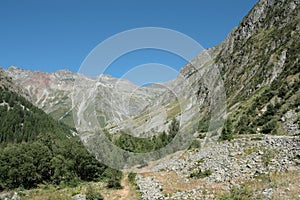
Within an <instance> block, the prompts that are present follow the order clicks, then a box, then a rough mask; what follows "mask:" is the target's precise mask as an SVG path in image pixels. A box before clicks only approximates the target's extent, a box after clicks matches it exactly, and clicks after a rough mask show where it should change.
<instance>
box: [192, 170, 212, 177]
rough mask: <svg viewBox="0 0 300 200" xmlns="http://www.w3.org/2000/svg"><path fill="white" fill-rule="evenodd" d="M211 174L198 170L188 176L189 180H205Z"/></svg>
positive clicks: (208, 171)
mask: <svg viewBox="0 0 300 200" xmlns="http://www.w3.org/2000/svg"><path fill="white" fill-rule="evenodd" d="M211 174H212V172H211V171H210V170H205V171H201V170H200V169H199V170H197V171H195V172H192V173H191V174H190V178H205V177H208V176H210V175H211Z"/></svg>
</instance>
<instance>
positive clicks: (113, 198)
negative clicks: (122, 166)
mask: <svg viewBox="0 0 300 200" xmlns="http://www.w3.org/2000/svg"><path fill="white" fill-rule="evenodd" d="M121 185H122V187H123V188H122V189H121V190H114V191H111V193H110V194H109V195H108V196H109V197H108V198H106V199H108V200H138V196H137V193H136V191H135V188H134V186H132V185H131V184H130V183H129V181H128V174H127V173H124V174H123V178H122V180H121Z"/></svg>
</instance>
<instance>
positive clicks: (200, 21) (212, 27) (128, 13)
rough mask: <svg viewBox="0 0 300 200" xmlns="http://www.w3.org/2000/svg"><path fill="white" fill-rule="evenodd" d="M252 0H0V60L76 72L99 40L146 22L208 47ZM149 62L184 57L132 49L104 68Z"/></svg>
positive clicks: (117, 71)
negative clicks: (132, 50)
mask: <svg viewBox="0 0 300 200" xmlns="http://www.w3.org/2000/svg"><path fill="white" fill-rule="evenodd" d="M256 2H257V0H226V1H225V0H190V1H180V0H178V1H174V0H172V1H171V0H163V1H162V0H151V1H145V0H124V1H122V0H118V1H117V0H110V1H104V0H98V1H96V0H95V1H93V0H88V1H83V0H80V1H79V0H72V1H70V0H60V1H58V0H52V1H46V0H45V1H38V0H26V1H17V0H1V1H0V66H2V67H4V68H7V67H9V66H11V65H15V66H17V67H21V68H25V69H33V70H42V71H56V70H59V69H65V68H67V69H69V70H71V71H74V72H76V71H78V69H79V66H80V65H81V63H82V62H83V60H84V59H85V57H86V56H87V55H88V54H89V52H90V51H91V50H92V49H93V48H94V47H96V46H97V45H98V44H99V43H100V42H102V41H104V40H105V39H107V38H109V37H111V36H113V35H114V34H117V33H119V32H122V31H126V30H128V29H132V28H140V27H149V26H150V27H164V28H169V29H173V30H176V31H179V32H182V33H184V34H186V35H188V36H190V37H191V38H193V39H194V40H196V41H197V42H198V43H200V44H201V45H202V46H203V47H204V48H208V47H212V46H214V45H216V44H218V43H220V42H221V41H223V40H224V39H225V38H226V36H227V34H228V33H229V32H230V31H231V29H232V28H233V27H235V26H237V25H238V24H239V22H240V21H241V20H242V18H243V17H244V16H245V15H246V14H247V13H248V12H249V11H250V9H251V8H252V7H253V6H254V5H255V3H256ZM152 62H153V63H161V64H164V65H168V66H170V67H171V68H174V69H175V70H179V69H180V68H181V67H182V65H184V64H185V62H186V61H185V60H183V59H181V58H180V57H178V56H176V55H172V54H169V53H167V52H162V51H155V50H147V51H136V52H133V53H129V54H128V55H127V56H122V57H121V58H120V59H118V60H116V61H115V62H114V63H113V64H112V65H111V66H110V68H109V69H108V70H107V72H106V73H109V74H111V75H113V76H115V77H121V76H122V75H123V74H124V73H126V72H127V71H128V70H130V69H131V68H133V67H135V66H136V65H141V64H146V63H152ZM166 77H168V76H166ZM169 78H170V77H168V78H167V79H169ZM138 84H140V83H138Z"/></svg>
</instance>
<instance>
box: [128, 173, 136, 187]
mask: <svg viewBox="0 0 300 200" xmlns="http://www.w3.org/2000/svg"><path fill="white" fill-rule="evenodd" d="M135 177H136V173H132V172H130V173H129V174H128V181H129V183H131V184H135Z"/></svg>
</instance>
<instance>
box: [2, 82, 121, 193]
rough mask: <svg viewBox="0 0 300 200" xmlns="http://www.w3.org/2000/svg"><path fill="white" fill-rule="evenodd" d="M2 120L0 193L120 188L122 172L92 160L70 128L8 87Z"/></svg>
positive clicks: (4, 88)
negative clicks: (42, 187)
mask: <svg viewBox="0 0 300 200" xmlns="http://www.w3.org/2000/svg"><path fill="white" fill-rule="evenodd" d="M0 119H1V120H0V147H1V148H0V190H4V189H13V188H18V187H22V188H26V189H27V188H33V187H36V186H37V185H38V184H61V185H71V186H72V185H76V184H77V183H78V182H79V181H95V180H107V181H108V183H109V184H110V185H111V187H114V186H116V185H118V183H117V182H118V181H119V180H120V177H121V173H120V172H118V171H116V170H112V169H110V168H107V167H106V166H104V165H102V164H100V163H99V162H98V161H97V160H96V159H95V158H94V157H92V156H91V155H90V154H89V152H88V151H87V150H86V149H85V148H84V146H83V144H82V143H81V141H80V139H79V138H78V137H77V136H73V135H72V133H71V130H70V128H69V127H67V126H66V125H64V124H61V123H59V122H57V121H55V120H54V119H52V118H51V117H49V116H48V115H47V114H45V113H44V112H43V111H42V110H40V109H38V108H36V107H35V106H33V105H32V104H31V103H29V102H28V101H27V100H26V99H24V98H23V97H21V96H19V95H18V94H16V93H14V92H12V91H10V90H9V89H7V88H6V87H5V86H3V87H0Z"/></svg>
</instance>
